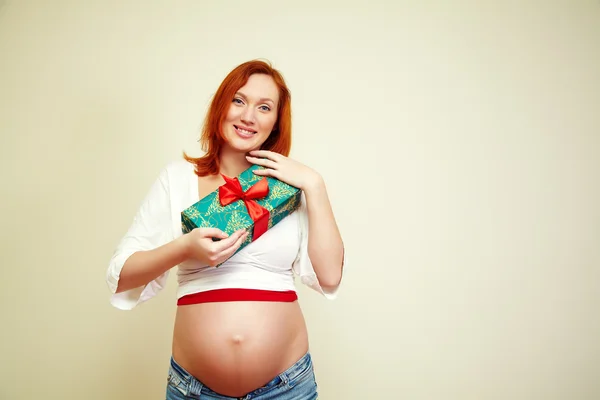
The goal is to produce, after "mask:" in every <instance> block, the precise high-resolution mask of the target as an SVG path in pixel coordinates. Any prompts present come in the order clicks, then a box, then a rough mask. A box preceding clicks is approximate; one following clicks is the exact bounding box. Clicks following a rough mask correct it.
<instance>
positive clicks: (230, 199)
mask: <svg viewBox="0 0 600 400" xmlns="http://www.w3.org/2000/svg"><path fill="white" fill-rule="evenodd" d="M262 168H263V167H262V166H258V165H253V166H251V167H250V168H248V169H247V170H245V171H244V172H242V173H241V174H240V175H238V176H237V177H235V178H230V177H226V176H224V175H222V176H223V179H225V184H224V185H222V186H220V187H219V188H218V189H216V190H215V191H214V192H212V193H210V194H208V195H207V196H206V197H204V198H202V199H200V201H198V202H197V203H195V204H193V205H191V206H190V207H188V208H186V209H185V210H183V211H182V212H181V226H182V231H183V233H184V234H185V233H189V232H190V231H192V230H193V229H195V228H218V229H220V230H222V231H223V232H225V233H226V234H228V235H231V234H232V233H233V232H235V231H237V230H239V229H244V230H246V231H248V232H249V234H248V236H247V238H246V239H245V240H244V242H243V243H242V244H241V246H240V247H239V249H238V250H237V251H236V253H237V252H238V251H240V250H241V249H243V248H244V247H246V246H247V245H248V244H249V243H251V242H253V241H255V240H257V239H259V238H260V236H262V235H263V234H264V233H265V232H266V231H267V230H269V229H271V228H272V227H273V226H275V225H276V224H277V223H279V221H281V220H282V219H283V218H285V217H287V216H288V215H290V214H291V213H293V212H294V211H296V210H297V209H298V207H299V206H300V196H301V191H300V189H298V188H296V187H294V186H291V185H288V184H287V183H285V182H282V181H280V180H278V179H275V178H273V177H270V176H261V175H256V174H255V173H254V172H253V171H255V170H257V169H262ZM234 254H235V253H234Z"/></svg>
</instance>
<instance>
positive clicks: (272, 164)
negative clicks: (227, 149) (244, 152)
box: [246, 156, 277, 169]
mask: <svg viewBox="0 0 600 400" xmlns="http://www.w3.org/2000/svg"><path fill="white" fill-rule="evenodd" d="M246 159H247V160H248V161H250V162H251V163H253V164H256V165H261V166H263V167H265V168H273V169H275V168H276V167H277V163H276V162H275V161H272V160H269V159H268V158H258V157H252V156H246Z"/></svg>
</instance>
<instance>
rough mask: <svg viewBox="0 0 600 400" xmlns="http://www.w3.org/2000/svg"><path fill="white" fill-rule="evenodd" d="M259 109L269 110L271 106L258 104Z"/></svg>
mask: <svg viewBox="0 0 600 400" xmlns="http://www.w3.org/2000/svg"><path fill="white" fill-rule="evenodd" d="M260 109H261V110H263V111H271V108H270V107H269V106H260Z"/></svg>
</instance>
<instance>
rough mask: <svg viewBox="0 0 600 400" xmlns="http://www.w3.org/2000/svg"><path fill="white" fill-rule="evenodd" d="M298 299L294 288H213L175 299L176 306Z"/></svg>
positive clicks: (291, 300)
mask: <svg viewBox="0 0 600 400" xmlns="http://www.w3.org/2000/svg"><path fill="white" fill-rule="evenodd" d="M296 300H298V295H297V294H296V292H295V291H294V290H287V291H283V292H278V291H273V290H259V289H215V290H209V291H206V292H200V293H192V294H188V295H185V296H183V297H182V298H180V299H179V300H177V305H178V306H184V305H188V304H198V303H214V302H223V301H283V302H293V301H296Z"/></svg>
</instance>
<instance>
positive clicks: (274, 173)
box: [253, 168, 283, 181]
mask: <svg viewBox="0 0 600 400" xmlns="http://www.w3.org/2000/svg"><path fill="white" fill-rule="evenodd" d="M253 172H254V173H255V174H256V175H261V176H271V177H273V178H275V179H279V180H280V181H283V179H282V178H281V177H282V175H281V172H279V171H277V170H274V169H270V168H265V169H256V170H254V171H253Z"/></svg>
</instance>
